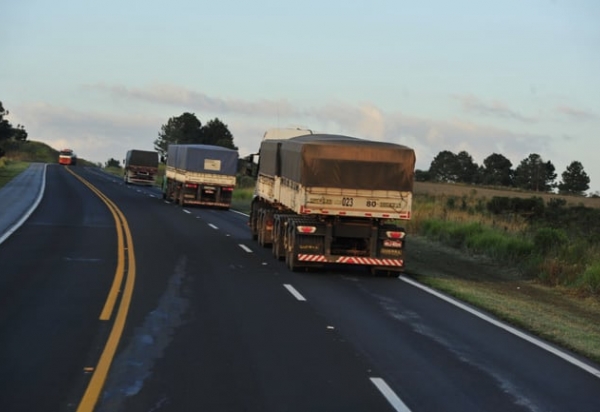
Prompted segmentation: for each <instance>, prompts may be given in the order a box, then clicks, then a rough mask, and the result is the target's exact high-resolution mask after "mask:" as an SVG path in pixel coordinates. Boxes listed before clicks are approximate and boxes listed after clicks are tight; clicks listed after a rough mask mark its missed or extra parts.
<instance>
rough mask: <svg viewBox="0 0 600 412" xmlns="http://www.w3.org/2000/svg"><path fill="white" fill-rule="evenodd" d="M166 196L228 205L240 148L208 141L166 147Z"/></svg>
mask: <svg viewBox="0 0 600 412" xmlns="http://www.w3.org/2000/svg"><path fill="white" fill-rule="evenodd" d="M166 160H167V167H166V170H165V178H164V179H163V198H164V199H167V200H173V201H174V202H175V203H178V204H180V205H181V206H184V205H202V206H212V207H218V208H222V209H229V207H230V206H231V199H232V195H233V189H234V188H235V183H236V173H237V166H238V152H237V150H233V149H228V148H225V147H221V146H213V145H205V144H172V145H169V147H168V148H167V159H166Z"/></svg>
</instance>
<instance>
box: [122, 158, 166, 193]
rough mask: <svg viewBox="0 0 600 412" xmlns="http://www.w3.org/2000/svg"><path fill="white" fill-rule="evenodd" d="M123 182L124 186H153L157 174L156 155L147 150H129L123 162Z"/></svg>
mask: <svg viewBox="0 0 600 412" xmlns="http://www.w3.org/2000/svg"><path fill="white" fill-rule="evenodd" d="M123 164H124V171H123V181H124V182H125V183H126V184H131V183H135V184H140V185H154V184H155V183H156V175H157V173H158V153H157V152H153V151H149V150H129V151H127V154H126V156H125V160H124V161H123Z"/></svg>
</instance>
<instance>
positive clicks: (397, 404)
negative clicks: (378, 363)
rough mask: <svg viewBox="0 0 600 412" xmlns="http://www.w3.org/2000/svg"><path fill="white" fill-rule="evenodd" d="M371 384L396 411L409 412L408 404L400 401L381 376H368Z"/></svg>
mask: <svg viewBox="0 0 600 412" xmlns="http://www.w3.org/2000/svg"><path fill="white" fill-rule="evenodd" d="M370 379H371V382H373V385H375V386H376V387H377V389H379V392H381V394H382V395H383V396H384V397H385V399H387V401H388V402H389V403H390V405H392V406H393V407H394V409H395V410H397V411H398V412H410V409H408V406H406V405H405V404H404V402H402V400H401V399H400V398H399V397H398V395H396V393H395V392H394V391H393V390H392V388H390V387H389V386H388V384H387V383H385V381H384V380H383V379H381V378H370Z"/></svg>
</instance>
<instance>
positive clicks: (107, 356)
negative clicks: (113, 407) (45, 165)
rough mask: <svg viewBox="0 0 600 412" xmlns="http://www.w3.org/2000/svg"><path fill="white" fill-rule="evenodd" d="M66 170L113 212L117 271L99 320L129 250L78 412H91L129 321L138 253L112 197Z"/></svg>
mask: <svg viewBox="0 0 600 412" xmlns="http://www.w3.org/2000/svg"><path fill="white" fill-rule="evenodd" d="M67 170H68V171H69V172H70V173H71V174H73V175H74V176H75V177H76V178H77V179H79V180H80V181H81V182H82V183H83V184H85V185H86V186H87V187H88V188H90V190H92V191H93V192H94V193H95V194H96V195H97V196H98V197H100V199H102V201H103V202H104V203H105V204H106V205H107V207H108V208H109V210H110V211H111V213H112V215H113V218H114V219H115V224H116V227H117V239H118V249H119V257H118V263H117V270H116V273H115V279H114V281H113V285H112V287H111V291H110V293H109V296H108V298H107V300H106V303H105V305H104V309H103V310H102V314H101V316H100V319H103V317H105V318H106V319H105V320H108V319H110V314H111V313H112V311H113V307H114V305H115V302H116V300H117V295H118V291H119V287H120V285H121V283H122V279H123V277H124V276H125V249H126V250H127V263H128V270H127V277H126V280H125V287H124V288H123V294H122V296H121V301H120V304H119V307H118V309H117V314H116V317H115V321H114V324H113V326H112V329H111V331H110V334H109V336H108V339H107V341H106V344H105V346H104V350H103V351H102V354H101V355H100V359H99V360H98V365H96V368H95V369H94V373H93V375H92V378H91V379H90V382H89V384H88V386H87V388H86V390H85V393H84V394H83V398H82V399H81V402H80V403H79V406H78V407H77V411H78V412H88V411H90V412H91V411H93V410H94V407H95V406H96V403H97V402H98V398H99V397H100V392H101V391H102V388H103V387H104V383H105V382H106V378H107V376H108V371H109V369H110V365H111V363H112V360H113V359H114V356H115V353H116V351H117V346H118V345H119V341H120V340H121V336H122V334H123V330H124V329H125V321H126V320H127V314H128V312H129V306H130V304H131V297H132V296H133V287H134V284H135V253H134V249H133V238H132V236H131V231H130V229H129V224H128V223H127V220H126V219H125V216H124V215H123V213H122V212H121V210H119V208H118V207H117V206H116V205H115V204H114V203H113V202H112V201H111V200H110V199H108V198H107V197H106V196H105V195H104V194H103V193H102V192H100V191H99V190H98V189H97V188H95V187H94V186H93V185H92V184H91V183H89V182H88V181H87V180H85V179H84V178H82V177H80V176H79V175H77V174H76V173H74V172H73V171H71V170H70V169H67ZM123 237H125V239H123Z"/></svg>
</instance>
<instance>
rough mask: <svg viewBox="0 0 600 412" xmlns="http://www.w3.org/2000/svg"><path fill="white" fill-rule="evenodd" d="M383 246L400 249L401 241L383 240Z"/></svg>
mask: <svg viewBox="0 0 600 412" xmlns="http://www.w3.org/2000/svg"><path fill="white" fill-rule="evenodd" d="M383 246H385V247H402V241H401V240H390V239H385V240H384V241H383Z"/></svg>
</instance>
